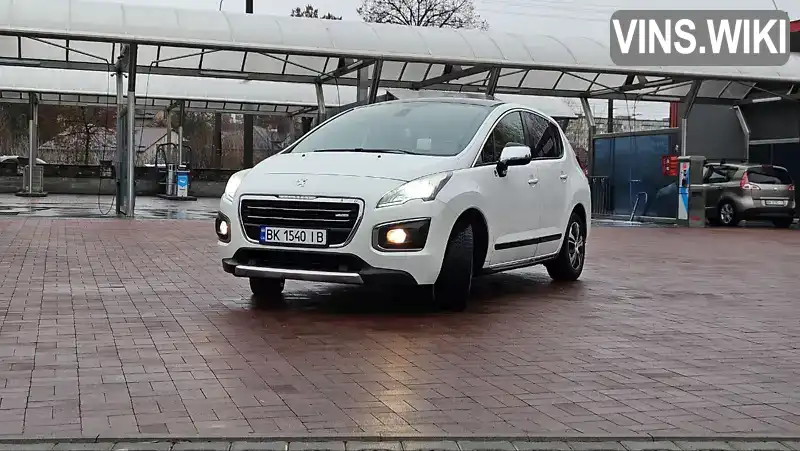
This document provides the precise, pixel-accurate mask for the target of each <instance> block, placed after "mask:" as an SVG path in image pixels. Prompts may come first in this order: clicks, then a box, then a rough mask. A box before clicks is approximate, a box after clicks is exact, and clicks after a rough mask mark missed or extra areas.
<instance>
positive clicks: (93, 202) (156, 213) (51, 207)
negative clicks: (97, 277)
mask: <svg viewBox="0 0 800 451" xmlns="http://www.w3.org/2000/svg"><path fill="white" fill-rule="evenodd" d="M218 205H219V199H217V198H201V199H198V200H196V201H170V200H166V199H161V198H158V197H137V198H136V218H137V219H213V218H214V216H215V215H216V212H217V207H218ZM8 216H14V217H20V216H21V217H44V218H113V217H115V216H116V205H115V202H114V197H113V196H94V195H49V196H47V197H42V198H24V197H17V196H15V195H13V194H2V195H0V217H8Z"/></svg>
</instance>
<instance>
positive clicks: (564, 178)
mask: <svg viewBox="0 0 800 451" xmlns="http://www.w3.org/2000/svg"><path fill="white" fill-rule="evenodd" d="M567 177H569V176H568V175H567V174H561V180H566V179H567Z"/></svg>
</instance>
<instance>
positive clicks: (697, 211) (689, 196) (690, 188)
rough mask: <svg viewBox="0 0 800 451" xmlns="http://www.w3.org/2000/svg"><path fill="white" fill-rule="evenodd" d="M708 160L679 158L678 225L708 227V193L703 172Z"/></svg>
mask: <svg viewBox="0 0 800 451" xmlns="http://www.w3.org/2000/svg"><path fill="white" fill-rule="evenodd" d="M705 161H706V158H705V157H702V156H683V157H678V224H680V225H683V226H686V227H705V226H706V192H705V188H704V187H703V171H704V168H705Z"/></svg>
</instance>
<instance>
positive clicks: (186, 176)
mask: <svg viewBox="0 0 800 451" xmlns="http://www.w3.org/2000/svg"><path fill="white" fill-rule="evenodd" d="M168 152H169V156H175V155H181V156H186V157H188V159H187V160H188V161H184V162H180V163H179V164H175V163H168V161H169V160H170V159H169V158H168ZM181 156H176V157H175V160H176V161H177V159H179V158H181ZM191 163H192V152H191V149H190V148H188V147H187V146H185V145H184V146H183V152H178V145H177V144H174V143H163V144H159V145H158V146H156V159H155V167H156V171H157V174H158V176H157V177H158V183H159V185H163V187H164V188H163V189H164V191H163V192H162V193H159V194H158V197H160V198H162V199H169V200H197V198H196V197H194V196H190V195H189V186H190V184H191V173H190V169H191Z"/></svg>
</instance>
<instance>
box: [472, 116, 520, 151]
mask: <svg viewBox="0 0 800 451" xmlns="http://www.w3.org/2000/svg"><path fill="white" fill-rule="evenodd" d="M509 143H516V144H524V143H525V130H524V128H523V126H522V116H521V115H520V113H519V112H517V111H515V112H513V113H509V114H507V115H506V116H504V117H503V119H501V120H500V122H498V123H497V125H496V126H495V127H494V130H492V134H491V135H490V136H489V139H487V140H486V144H485V145H484V146H483V149H482V150H481V156H480V158H479V159H478V164H494V163H497V161H498V160H500V153H501V152H502V151H503V148H505V147H506V145H508V144H509Z"/></svg>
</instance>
